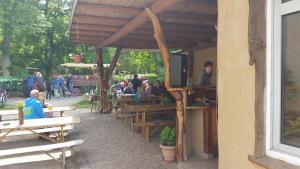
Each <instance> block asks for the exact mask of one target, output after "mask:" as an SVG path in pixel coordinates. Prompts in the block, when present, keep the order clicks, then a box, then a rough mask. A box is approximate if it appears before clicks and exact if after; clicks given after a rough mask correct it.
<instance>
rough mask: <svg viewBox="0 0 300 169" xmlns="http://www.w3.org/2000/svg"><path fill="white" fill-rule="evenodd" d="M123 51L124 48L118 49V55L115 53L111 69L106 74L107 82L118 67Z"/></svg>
mask: <svg viewBox="0 0 300 169" xmlns="http://www.w3.org/2000/svg"><path fill="white" fill-rule="evenodd" d="M121 51H122V48H117V50H116V53H115V55H114V57H113V59H112V61H111V63H110V65H109V68H108V70H107V71H106V73H105V77H106V79H107V81H109V79H110V78H111V76H112V74H113V71H114V69H115V67H116V65H117V62H118V59H119V57H120V54H121Z"/></svg>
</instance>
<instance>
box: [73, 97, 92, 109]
mask: <svg viewBox="0 0 300 169" xmlns="http://www.w3.org/2000/svg"><path fill="white" fill-rule="evenodd" d="M73 106H74V107H75V108H76V109H86V108H91V106H92V104H91V102H90V100H89V99H87V98H84V99H83V100H80V101H79V102H77V103H75V104H74V105H73Z"/></svg>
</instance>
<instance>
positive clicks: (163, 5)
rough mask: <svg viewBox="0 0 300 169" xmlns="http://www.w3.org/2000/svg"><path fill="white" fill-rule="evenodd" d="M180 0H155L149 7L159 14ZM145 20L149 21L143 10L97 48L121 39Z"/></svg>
mask: <svg viewBox="0 0 300 169" xmlns="http://www.w3.org/2000/svg"><path fill="white" fill-rule="evenodd" d="M180 1H182V0H168V1H166V0H156V1H155V2H154V3H153V4H152V5H151V6H150V9H151V10H152V11H153V12H154V13H156V14H159V13H161V12H163V11H165V10H166V9H168V8H169V7H171V6H172V5H174V4H176V3H178V2H180ZM147 21H149V18H148V16H147V13H146V12H145V11H142V12H141V13H140V14H138V15H137V16H136V17H135V18H134V19H132V20H131V21H130V22H128V23H127V25H126V26H124V27H123V28H121V29H120V30H119V31H118V32H116V33H115V34H114V35H112V36H111V37H110V38H108V39H106V40H104V41H103V42H101V43H99V44H98V45H97V48H103V47H105V46H108V45H109V44H111V43H113V42H115V41H117V40H119V39H121V38H122V37H124V36H126V35H127V34H129V33H131V32H132V31H134V30H136V29H137V28H139V27H140V26H141V25H143V24H145V23H146V22H147Z"/></svg>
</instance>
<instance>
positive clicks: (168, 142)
mask: <svg viewBox="0 0 300 169" xmlns="http://www.w3.org/2000/svg"><path fill="white" fill-rule="evenodd" d="M160 143H161V145H163V146H175V144H176V129H175V128H171V127H168V126H166V127H165V128H164V129H163V130H162V131H161V133H160Z"/></svg>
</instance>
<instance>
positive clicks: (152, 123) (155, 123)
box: [138, 120, 176, 142]
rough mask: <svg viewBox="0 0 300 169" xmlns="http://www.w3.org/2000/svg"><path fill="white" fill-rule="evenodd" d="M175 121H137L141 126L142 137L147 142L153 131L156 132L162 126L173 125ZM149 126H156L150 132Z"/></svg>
mask: <svg viewBox="0 0 300 169" xmlns="http://www.w3.org/2000/svg"><path fill="white" fill-rule="evenodd" d="M175 124H176V122H175V121H174V120H157V121H149V122H145V123H144V124H143V123H138V126H139V127H142V128H143V131H144V133H142V135H143V137H144V139H145V140H146V141H147V142H149V138H150V135H151V136H152V135H153V134H154V133H155V132H157V131H158V130H159V129H160V128H161V127H163V126H171V125H175ZM150 127H156V128H155V129H154V130H152V132H151V133H150Z"/></svg>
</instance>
